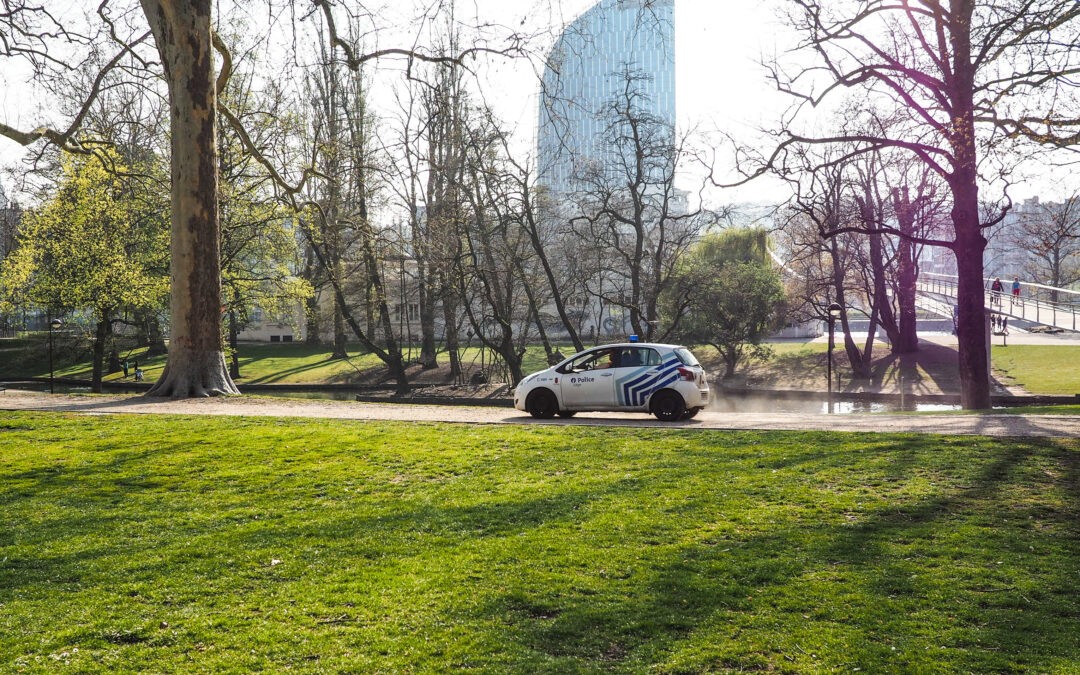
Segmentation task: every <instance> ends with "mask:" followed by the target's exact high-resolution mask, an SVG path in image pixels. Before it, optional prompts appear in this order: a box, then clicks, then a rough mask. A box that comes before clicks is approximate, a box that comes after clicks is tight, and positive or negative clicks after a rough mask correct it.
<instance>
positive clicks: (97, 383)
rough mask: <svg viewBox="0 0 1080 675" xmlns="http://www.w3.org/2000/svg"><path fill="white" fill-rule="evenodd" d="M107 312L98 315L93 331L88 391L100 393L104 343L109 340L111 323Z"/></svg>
mask: <svg viewBox="0 0 1080 675" xmlns="http://www.w3.org/2000/svg"><path fill="white" fill-rule="evenodd" d="M109 319H110V316H109V310H107V309H103V310H101V312H100V314H99V315H98V322H97V329H96V330H95V331H94V360H93V365H92V367H91V371H90V373H91V374H90V391H91V392H93V393H95V394H100V393H101V379H102V374H103V372H104V370H105V368H104V366H105V343H106V342H108V340H109V333H110V332H111V330H110V329H111V328H112V323H111V322H110V320H109Z"/></svg>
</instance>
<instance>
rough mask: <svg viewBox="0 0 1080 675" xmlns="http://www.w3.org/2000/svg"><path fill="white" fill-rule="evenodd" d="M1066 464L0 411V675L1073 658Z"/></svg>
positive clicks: (689, 439) (818, 667)
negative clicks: (21, 674) (0, 523)
mask: <svg viewBox="0 0 1080 675" xmlns="http://www.w3.org/2000/svg"><path fill="white" fill-rule="evenodd" d="M1078 451H1080V444H1078V443H1077V442H1075V441H1070V442H1050V441H1045V442H1033V441H1009V440H987V439H979V438H949V437H934V436H881V435H869V434H867V435H843V434H825V433H750V432H730V433H729V432H693V431H671V430H615V429H597V428H583V427H577V428H557V429H553V428H540V427H529V426H525V427H482V426H453V425H401V424H391V423H356V422H343V421H326V420H320V421H310V422H308V421H285V420H274V419H240V418H232V419H230V418H201V419H196V418H168V417H159V416H142V417H140V416H105V417H88V416H64V415H58V414H44V413H20V414H16V413H0V511H2V512H3V513H4V514H5V526H4V527H3V528H2V529H0V671H3V672H18V671H20V670H24V671H26V672H42V673H44V672H48V673H52V672H76V671H78V672H101V671H106V670H108V671H115V672H183V673H188V672H210V671H214V672H251V671H254V670H260V669H264V670H267V671H271V672H281V671H285V670H290V669H291V670H293V671H299V672H342V671H349V672H380V671H387V672H388V671H394V672H400V671H402V670H415V671H420V672H448V671H454V670H462V669H466V668H471V669H476V670H479V671H481V672H485V671H486V672H499V673H503V672H511V673H513V672H517V673H535V672H608V671H616V672H645V671H650V672H651V671H654V670H655V671H657V672H700V671H704V670H741V669H746V670H777V671H788V672H795V671H801V672H805V671H813V672H820V671H830V670H837V671H844V672H851V671H853V670H855V669H857V668H858V669H861V671H862V672H874V673H880V672H925V673H947V672H1014V671H1018V670H1027V669H1037V670H1039V671H1046V672H1064V671H1075V670H1076V668H1077V665H1076V664H1077V661H1076V655H1077V654H1078V653H1080V632H1077V631H1076V629H1075V628H1076V627H1075V619H1076V617H1077V616H1078V615H1080V596H1078V595H1077V593H1076V592H1075V580H1076V575H1077V574H1078V572H1077V567H1078V563H1077V560H1078V558H1080V529H1078V527H1080V526H1078V523H1080V517H1078V516H1080V513H1078V509H1077V499H1078V496H1080V494H1078V488H1077V485H1078V482H1080V463H1078V459H1080V457H1078V455H1077V453H1078ZM277 561H280V562H277ZM76 648H77V651H76Z"/></svg>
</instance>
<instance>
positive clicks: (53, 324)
mask: <svg viewBox="0 0 1080 675" xmlns="http://www.w3.org/2000/svg"><path fill="white" fill-rule="evenodd" d="M63 325H64V322H63V321H61V320H60V319H53V320H52V321H50V322H49V393H50V394H53V393H55V392H54V391H53V344H54V342H55V340H54V339H53V330H55V329H57V328H59V327H60V326H63Z"/></svg>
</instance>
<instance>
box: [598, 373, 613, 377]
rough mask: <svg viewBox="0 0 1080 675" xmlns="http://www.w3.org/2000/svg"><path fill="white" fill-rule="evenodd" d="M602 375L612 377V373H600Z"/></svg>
mask: <svg viewBox="0 0 1080 675" xmlns="http://www.w3.org/2000/svg"><path fill="white" fill-rule="evenodd" d="M600 377H611V373H600Z"/></svg>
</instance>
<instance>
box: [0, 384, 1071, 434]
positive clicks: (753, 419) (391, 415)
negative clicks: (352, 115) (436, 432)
mask: <svg viewBox="0 0 1080 675" xmlns="http://www.w3.org/2000/svg"><path fill="white" fill-rule="evenodd" d="M0 410H50V411H63V412H74V413H83V414H112V413H126V414H163V415H166V414H167V415H239V416H250V417H301V418H334V419H355V420H395V421H411V422H458V423H466V424H545V425H588V426H619V427H662V428H681V429H767V430H790V431H801V430H806V431H859V432H868V431H869V432H890V433H907V432H913V433H929V434H963V435H985V436H1016V437H1046V438H1080V415H1002V414H993V413H987V414H978V415H950V414H935V415H887V414H849V415H821V414H802V413H724V412H709V411H706V412H702V413H701V414H700V415H698V416H697V417H696V418H695V419H693V420H689V421H687V422H680V423H676V424H670V423H666V424H665V423H661V422H658V421H657V420H656V419H654V418H653V417H651V416H647V415H644V414H630V413H587V414H582V415H578V416H577V417H574V418H573V419H571V420H562V419H554V420H542V421H541V420H534V419H532V418H530V417H529V416H528V415H526V414H525V413H522V412H520V411H517V410H512V409H509V410H508V409H506V408H481V407H467V406H434V405H409V404H396V403H352V402H348V401H316V400H305V399H271V398H251V397H238V398H207V399H183V400H175V401H174V400H171V399H147V398H143V397H141V396H131V395H125V396H85V395H77V394H66V395H65V394H57V395H50V394H38V393H31V392H22V391H15V390H10V389H9V390H7V391H3V392H0Z"/></svg>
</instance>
